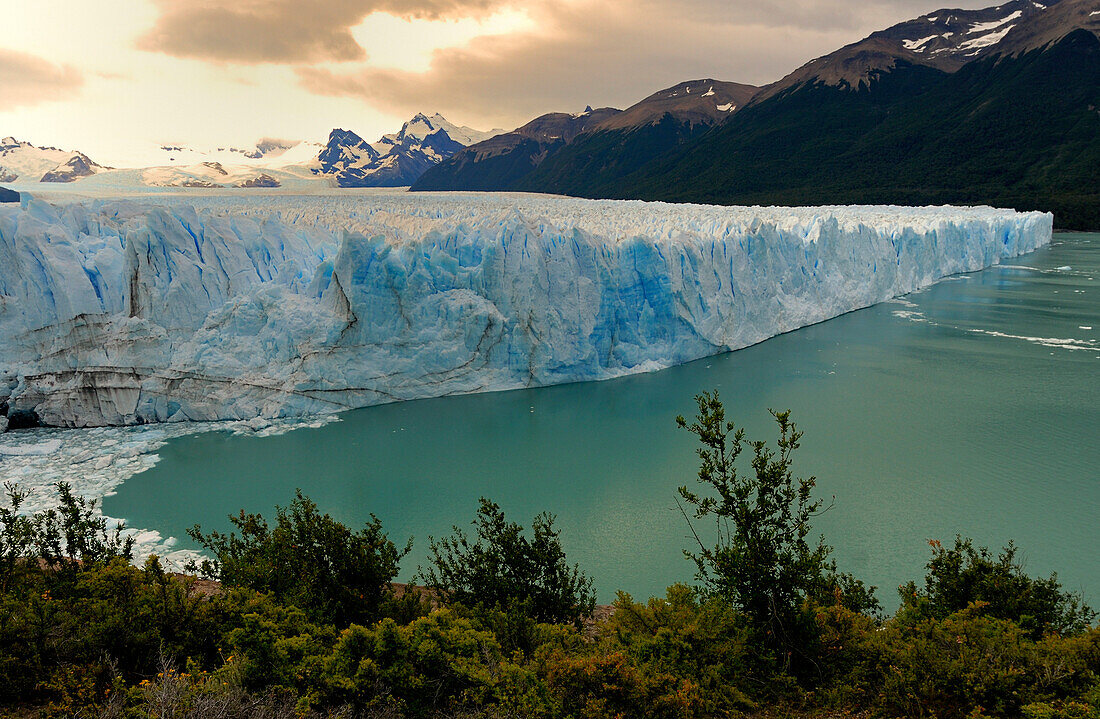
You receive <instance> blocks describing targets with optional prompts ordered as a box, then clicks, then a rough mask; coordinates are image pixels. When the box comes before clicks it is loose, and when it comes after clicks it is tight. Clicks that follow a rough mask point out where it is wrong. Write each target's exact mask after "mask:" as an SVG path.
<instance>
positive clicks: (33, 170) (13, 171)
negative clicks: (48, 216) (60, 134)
mask: <svg viewBox="0 0 1100 719" xmlns="http://www.w3.org/2000/svg"><path fill="white" fill-rule="evenodd" d="M106 169H109V168H106V167H104V166H102V165H100V164H99V163H97V162H94V161H92V160H91V159H90V158H89V157H88V156H87V155H85V154H84V153H82V152H70V151H68V150H61V149H59V148H56V147H36V146H35V145H32V144H31V143H29V142H24V141H20V140H17V139H15V138H14V137H5V138H4V139H3V140H0V182H15V181H16V180H23V181H28V180H29V181H32V182H33V181H35V180H40V181H42V182H72V181H74V180H78V179H80V178H81V177H88V176H89V175H94V174H95V173H97V172H100V171H102V170H106Z"/></svg>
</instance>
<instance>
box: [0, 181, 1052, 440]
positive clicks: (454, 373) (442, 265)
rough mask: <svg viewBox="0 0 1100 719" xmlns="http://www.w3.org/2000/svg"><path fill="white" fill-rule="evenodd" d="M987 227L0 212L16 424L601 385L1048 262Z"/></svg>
mask: <svg viewBox="0 0 1100 719" xmlns="http://www.w3.org/2000/svg"><path fill="white" fill-rule="evenodd" d="M1050 231H1051V217H1050V215H1046V214H1039V213H1016V212H1012V211H1004V210H993V209H990V208H969V209H968V208H896V207H848V208H842V207H828V208H798V209H789V208H733V207H706V206H698V205H667V204H662V203H644V202H636V201H630V202H623V201H589V200H575V199H566V198H545V197H538V196H526V197H515V196H504V195H477V196H470V195H435V194H433V195H431V196H429V197H424V196H420V195H410V194H408V193H393V194H385V193H378V194H371V195H360V196H346V195H345V196H317V197H290V196H281V197H280V196H268V197H248V198H245V197H205V198H202V197H194V198H192V197H187V198H183V197H165V198H161V199H160V200H158V203H157V204H150V203H149V202H143V201H125V202H102V201H99V202H88V203H74V204H70V205H67V206H53V205H49V204H46V203H44V202H41V201H34V200H32V201H29V202H28V203H26V205H25V206H23V207H11V208H3V209H0V339H2V340H3V341H2V342H0V373H2V375H0V401H7V402H8V404H9V405H10V406H11V407H12V408H13V409H15V410H20V411H28V412H34V413H36V414H37V416H38V417H39V418H41V419H42V420H43V421H45V422H46V423H48V424H54V425H62V426H75V427H81V426H93V425H103V424H132V423H139V422H151V421H184V420H192V421H194V420H214V419H249V418H254V417H290V416H302V415H308V414H322V413H331V412H334V411H339V410H342V409H347V408H351V407H361V406H367V405H372V404H379V403H383V402H390V401H398V400H405V399H415V398H423V397H433V396H441V395H447V394H455V393H464V392H477V391H485V390H497V389H512V388H520V387H530V386H537V385H546V384H554V383H559V382H571V381H578V380H597V379H606V378H610V377H617V376H622V375H625V374H630V373H636V372H645V371H652V370H655V369H660V368H662V367H668V366H671V365H675V364H679V363H682V362H686V361H690V360H693V359H697V358H699V357H702V356H706V355H710V354H714V353H717V352H722V351H726V350H730V349H737V348H740V347H745V346H747V345H750V344H754V343H756V342H759V341H761V340H763V339H766V338H768V337H771V336H773V335H775V334H778V333H780V332H786V331H789V330H792V329H796V328H798V327H801V326H804V325H807V324H811V323H814V322H819V321H822V320H824V319H827V318H829V317H833V316H836V315H838V314H841V313H843V312H847V311H850V310H852V309H856V308H859V307H865V306H868V305H870V304H874V303H876V302H880V301H883V300H886V299H889V298H890V297H894V296H897V295H899V294H904V293H907V292H910V291H913V290H915V289H918V288H920V287H923V286H926V285H928V284H930V283H932V282H934V281H936V280H937V279H939V278H941V277H943V276H945V275H948V274H953V273H957V272H964V271H973V270H977V269H981V268H983V267H986V266H988V265H990V264H993V263H996V262H999V261H1000V260H1001V259H1002V258H1005V257H1011V256H1014V255H1018V254H1021V253H1024V252H1028V251H1031V250H1033V249H1035V248H1036V247H1037V246H1039V245H1041V244H1044V243H1046V242H1048V241H1049V239H1050Z"/></svg>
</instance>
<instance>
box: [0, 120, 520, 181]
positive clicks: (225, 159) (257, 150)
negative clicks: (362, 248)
mask: <svg viewBox="0 0 1100 719" xmlns="http://www.w3.org/2000/svg"><path fill="white" fill-rule="evenodd" d="M500 132H503V130H493V131H490V132H482V131H480V130H474V129H473V128H469V127H465V126H461V125H456V124H454V123H452V122H449V121H448V120H447V119H446V118H444V117H443V116H442V115H439V114H438V113H437V114H434V115H431V116H428V115H424V114H417V115H415V116H414V117H413V118H412V119H410V120H409V121H408V122H406V123H404V125H402V127H401V129H400V130H399V131H398V132H396V133H391V134H387V135H383V136H382V137H381V138H380V139H379V140H378V141H377V142H374V143H368V142H366V141H365V140H363V139H362V138H361V137H360V136H359V135H357V134H355V133H354V132H352V131H350V130H343V129H334V130H333V131H332V132H331V133H330V134H329V137H328V141H327V142H325V143H318V142H299V141H295V140H281V139H273V138H264V139H262V140H260V141H259V142H257V143H256V144H255V145H254V146H252V147H232V146H227V147H217V148H196V147H191V146H188V145H182V144H163V145H159V146H157V147H156V148H155V149H153V150H152V151H151V153H150V154H151V156H152V157H154V158H156V159H155V160H154V163H153V164H152V165H150V166H148V167H141V168H125V169H120V170H115V169H114V168H110V167H105V166H103V165H100V164H98V163H96V162H94V161H92V160H91V159H90V158H89V157H88V156H87V155H85V154H84V153H82V152H76V151H67V150H60V149H58V148H56V147H36V146H35V145H32V144H31V143H29V142H23V141H19V140H16V139H15V138H11V137H8V138H5V139H3V140H0V182H2V183H11V182H17V181H18V182H21V183H26V182H75V181H77V180H85V179H86V178H89V177H91V176H93V175H99V174H102V175H103V177H101V178H99V179H98V180H97V182H99V181H102V184H104V185H108V186H111V187H132V186H147V187H150V186H151V187H180V188H224V187H237V188H257V187H279V186H281V185H282V184H283V182H286V181H291V180H293V181H297V182H324V183H329V184H332V185H335V186H338V187H404V186H408V185H410V184H412V182H413V181H415V180H416V179H417V178H418V177H419V176H420V174H421V173H423V172H424V171H425V170H426V169H428V168H429V167H433V166H434V165H436V164H438V163H440V162H442V161H443V160H445V159H447V158H449V157H451V156H452V155H454V154H455V153H456V152H458V151H459V150H462V149H463V148H465V147H466V146H467V145H471V144H474V143H477V142H481V141H483V140H486V139H488V138H489V137H492V136H493V135H494V134H496V133H500Z"/></svg>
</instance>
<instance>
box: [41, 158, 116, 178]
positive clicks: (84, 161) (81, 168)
mask: <svg viewBox="0 0 1100 719" xmlns="http://www.w3.org/2000/svg"><path fill="white" fill-rule="evenodd" d="M102 169H104V168H103V167H102V166H101V165H97V164H96V163H94V162H92V161H91V160H89V159H88V156H87V155H85V154H84V153H82V152H77V153H75V154H74V155H73V156H72V157H71V158H69V160H68V161H66V162H63V163H61V164H60V165H58V166H57V167H55V168H54V169H52V170H50V171H49V172H47V173H46V174H45V175H43V176H42V179H41V180H40V182H73V181H75V180H79V179H80V178H81V177H89V176H91V175H94V174H95V173H96V172H97V170H102Z"/></svg>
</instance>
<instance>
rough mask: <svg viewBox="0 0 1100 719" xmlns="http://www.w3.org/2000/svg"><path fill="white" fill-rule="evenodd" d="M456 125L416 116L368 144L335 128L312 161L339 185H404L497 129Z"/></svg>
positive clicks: (435, 117) (438, 117)
mask: <svg viewBox="0 0 1100 719" xmlns="http://www.w3.org/2000/svg"><path fill="white" fill-rule="evenodd" d="M500 132H501V131H500V130H493V131H491V132H480V131H478V130H474V129H472V128H469V127H464V126H459V125H455V124H454V123H452V122H449V121H448V120H447V119H446V118H444V117H443V116H442V115H440V114H438V113H436V114H435V115H432V116H430V117H429V116H427V115H424V114H422V113H420V114H417V115H415V116H414V117H413V118H412V119H411V120H409V121H408V122H406V123H405V124H404V125H402V126H401V130H400V131H398V132H396V133H392V134H389V135H383V136H382V137H381V139H379V140H378V142H375V143H367V142H366V141H365V140H363V138H361V137H360V136H359V135H356V134H355V133H354V132H351V131H350V130H343V129H336V130H333V131H332V132H331V133H330V134H329V139H328V142H327V143H326V144H325V147H324V149H323V150H322V151H321V152H320V153H319V154H318V156H317V161H316V163H315V164H314V165H313V166H312V170H313V172H314V173H316V174H318V175H326V176H330V177H332V178H333V179H334V180H335V183H336V184H337V185H339V186H340V187H404V186H408V185H411V184H412V183H414V182H415V181H416V180H417V179H418V178H419V177H420V176H421V175H422V174H424V172H425V171H426V170H427V169H428V168H430V167H432V166H434V165H437V164H439V163H440V162H442V161H444V160H446V159H448V158H450V157H452V156H453V155H454V154H455V153H456V152H458V151H459V150H461V149H463V148H465V147H467V146H468V145H471V144H475V143H477V142H481V141H482V140H485V139H488V138H490V137H493V136H494V135H496V134H499V133H500Z"/></svg>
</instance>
